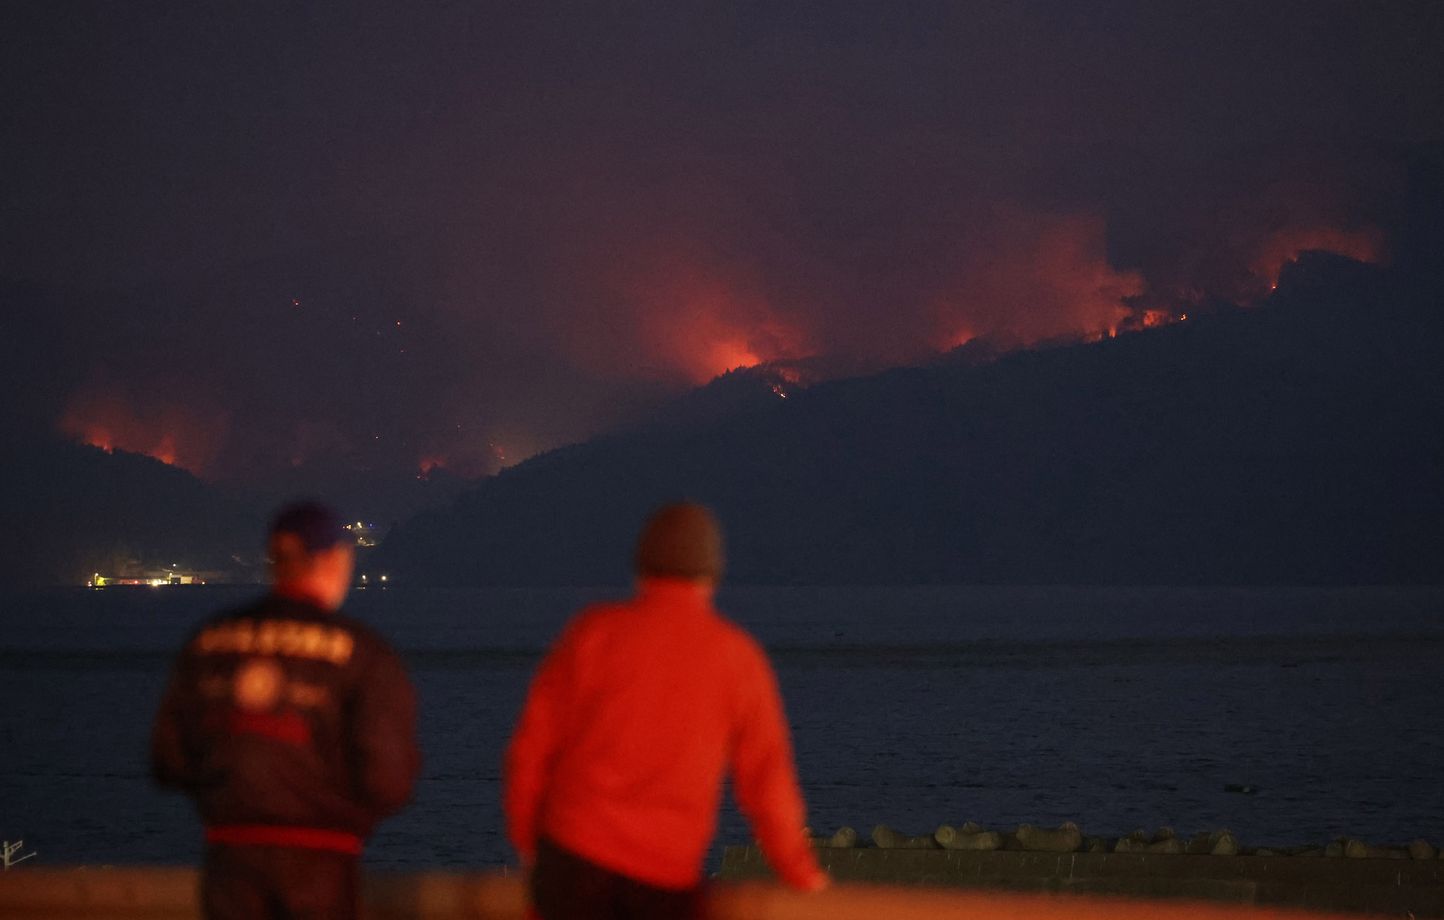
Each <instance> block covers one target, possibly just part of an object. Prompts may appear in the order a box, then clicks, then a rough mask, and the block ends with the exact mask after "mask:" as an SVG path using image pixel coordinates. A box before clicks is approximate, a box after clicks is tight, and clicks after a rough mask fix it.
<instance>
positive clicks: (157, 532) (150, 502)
mask: <svg viewBox="0 0 1444 920" xmlns="http://www.w3.org/2000/svg"><path fill="white" fill-rule="evenodd" d="M9 435H10V436H9V437H8V438H6V439H5V441H4V443H3V445H0V473H3V475H0V504H3V506H4V508H5V516H4V522H5V524H4V528H3V529H0V582H4V583H6V584H27V585H50V584H84V582H85V580H86V579H87V578H88V577H89V576H90V575H91V574H92V573H94V572H101V573H104V574H106V575H111V576H114V575H117V574H121V573H122V572H124V571H126V570H144V569H147V568H154V567H157V566H164V565H169V564H172V563H174V564H176V566H177V567H178V568H179V569H180V570H182V571H191V572H194V571H201V572H214V573H223V574H224V575H225V576H226V577H228V578H247V577H258V576H259V575H260V574H262V572H261V569H260V563H261V561H262V560H261V559H259V558H258V554H259V552H260V546H261V534H263V533H264V526H265V525H264V521H262V520H261V518H260V517H259V516H258V515H256V514H254V513H253V512H252V511H251V509H249V508H247V507H245V506H244V505H243V504H242V503H240V502H238V501H236V500H235V499H233V498H231V497H229V496H227V495H225V494H224V493H222V492H220V491H219V490H217V489H216V488H215V487H213V486H210V485H207V484H206V483H204V482H202V481H200V480H199V479H197V478H195V477H194V476H192V475H191V474H190V473H187V472H186V471H185V470H181V469H178V468H176V467H171V466H167V465H165V464H164V463H161V462H160V461H158V460H153V459H151V458H150V457H146V456H143V455H141V454H131V453H126V452H125V451H116V452H115V453H113V454H111V453H106V452H105V451H103V450H100V449H98V448H94V447H88V446H85V445H81V444H74V443H71V442H68V441H64V440H61V439H59V438H56V437H54V436H51V435H48V434H45V433H43V432H35V431H29V432H26V431H16V430H13V429H12V430H11V431H10V432H9Z"/></svg>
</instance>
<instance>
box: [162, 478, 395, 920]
mask: <svg viewBox="0 0 1444 920" xmlns="http://www.w3.org/2000/svg"><path fill="white" fill-rule="evenodd" d="M269 550H270V559H271V566H272V578H273V589H272V591H271V592H270V593H269V594H268V595H267V596H265V597H263V598H261V599H259V600H257V601H255V602H253V603H251V604H249V605H247V606H245V607H242V608H240V609H238V610H233V611H229V612H227V613H223V614H221V615H220V616H218V617H215V618H214V619H212V620H209V621H207V622H206V623H204V624H203V625H202V626H201V628H200V629H199V630H197V631H196V632H195V634H194V635H193V636H192V637H191V639H190V641H189V642H187V643H186V645H185V647H184V648H183V649H182V650H181V652H180V655H179V657H178V659H177V660H176V663H175V667H174V670H173V672H172V674H171V679H170V684H169V686H168V688H167V689H166V692H165V696H164V699H163V700H162V702H161V705H160V712H159V714H158V715H157V717H156V722H155V729H154V732H153V735H152V740H151V769H152V773H153V775H154V777H155V779H156V780H157V781H158V782H159V783H161V784H163V785H166V786H171V787H174V788H177V789H180V790H182V791H184V792H185V793H187V794H188V795H189V796H190V797H191V798H192V800H194V802H195V804H196V808H197V810H198V811H199V813H200V818H201V821H202V823H203V824H204V826H205V839H206V856H205V867H204V870H203V873H202V881H201V901H202V907H203V909H204V913H205V915H206V916H207V917H208V918H211V920H226V918H233V917H234V918H241V917H246V918H262V917H308V918H309V917H336V918H347V917H354V916H356V915H357V913H358V911H359V894H360V872H359V856H360V854H361V849H362V845H363V843H364V842H365V839H366V837H367V836H368V835H369V834H370V832H371V830H372V828H373V827H374V826H375V825H376V823H377V822H378V821H380V820H381V819H382V818H384V817H386V816H388V815H390V814H393V813H395V812H396V811H398V810H400V809H401V808H402V806H404V805H405V804H406V803H407V801H409V799H410V797H411V791H412V786H413V785H414V783H415V780H416V775H417V772H418V770H419V768H420V761H421V758H420V754H419V752H418V750H417V745H416V728H415V724H416V720H415V709H416V701H415V693H414V691H413V689H412V687H411V682H410V681H409V680H408V678H407V676H406V671H405V669H404V667H403V666H402V663H401V660H400V659H399V658H398V657H397V655H396V653H395V652H394V651H393V650H392V649H391V647H390V646H389V645H388V644H387V643H386V641H385V640H383V639H382V638H381V637H380V636H379V635H377V634H376V633H375V632H373V631H372V630H371V629H369V628H367V627H366V626H365V625H363V624H361V623H359V622H357V621H355V620H352V619H350V618H348V617H345V616H343V615H342V614H341V613H340V612H339V611H340V608H341V604H342V602H343V601H344V600H345V597H346V594H347V592H348V591H349V589H350V586H351V579H352V575H353V571H354V567H355V548H354V541H353V540H352V539H351V535H350V534H349V533H348V532H347V531H346V529H345V527H344V526H343V525H342V524H341V522H340V520H339V518H337V516H336V515H335V514H334V513H333V512H331V511H330V510H329V509H327V508H326V507H324V506H322V505H318V504H315V503H298V504H294V505H291V506H288V507H286V508H284V509H282V511H281V512H280V514H279V515H278V516H277V517H276V519H275V522H274V524H273V525H272V527H271V533H270V545H269Z"/></svg>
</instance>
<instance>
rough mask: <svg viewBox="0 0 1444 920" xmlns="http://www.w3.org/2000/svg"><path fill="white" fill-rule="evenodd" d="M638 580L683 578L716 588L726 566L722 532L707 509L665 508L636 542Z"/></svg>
mask: <svg viewBox="0 0 1444 920" xmlns="http://www.w3.org/2000/svg"><path fill="white" fill-rule="evenodd" d="M635 561H636V568H637V577H638V578H681V579H686V580H688V581H695V582H699V583H705V584H708V585H716V584H717V583H718V582H719V581H721V580H722V569H723V564H724V559H723V553H722V528H721V527H719V526H718V525H717V518H716V517H715V516H713V514H712V512H711V511H710V510H708V509H707V507H706V506H704V505H699V504H696V503H693V502H676V503H674V504H670V505H663V506H662V507H660V508H658V509H657V510H656V511H654V512H652V516H651V517H650V518H648V519H647V523H646V524H645V525H644V526H643V527H642V534H641V536H640V537H639V538H638V539H637V554H636V560H635Z"/></svg>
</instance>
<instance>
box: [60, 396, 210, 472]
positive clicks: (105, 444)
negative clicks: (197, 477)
mask: <svg viewBox="0 0 1444 920" xmlns="http://www.w3.org/2000/svg"><path fill="white" fill-rule="evenodd" d="M56 427H57V428H58V429H59V431H60V432H61V433H62V434H64V435H66V436H68V437H71V438H74V439H75V440H77V441H79V442H81V443H83V444H89V445H90V446H92V447H98V448H100V449H101V450H103V451H106V452H107V453H111V452H114V451H117V450H123V451H128V452H130V453H136V454H144V455H146V456H148V457H151V458H153V459H156V460H159V461H160V462H161V463H164V464H166V465H168V466H177V467H180V468H182V469H185V470H188V471H189V472H192V473H196V474H202V473H204V472H205V471H206V470H207V468H208V467H209V466H210V464H211V462H212V461H213V460H214V459H215V457H216V456H217V454H218V452H219V450H220V447H221V442H222V441H223V439H224V435H225V430H226V427H227V421H226V419H225V418H224V417H223V416H218V415H217V416H210V415H205V414H202V413H201V412H199V411H196V410H192V409H188V408H182V407H178V406H165V407H161V408H153V407H142V406H141V405H139V404H137V403H134V402H132V401H131V400H129V399H126V398H124V397H122V396H118V395H114V394H106V393H101V392H98V391H97V390H94V389H89V390H82V391H80V392H79V393H77V394H76V395H75V396H73V397H71V399H70V401H69V403H68V404H67V405H66V408H65V411H64V412H63V413H62V414H61V417H60V419H59V421H58V422H57V424H56Z"/></svg>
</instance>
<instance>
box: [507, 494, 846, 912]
mask: <svg viewBox="0 0 1444 920" xmlns="http://www.w3.org/2000/svg"><path fill="white" fill-rule="evenodd" d="M636 571H637V575H638V584H637V593H636V595H635V596H634V597H633V598H631V599H630V600H627V601H625V602H621V603H612V604H599V605H596V606H593V607H590V608H588V609H586V610H584V611H582V613H581V614H579V615H578V616H577V617H575V618H574V619H573V620H572V621H571V622H570V623H568V624H567V626H566V628H565V630H564V631H563V632H562V635H561V636H560V638H559V639H558V640H557V642H556V644H555V645H554V646H553V647H552V649H551V651H550V652H549V653H548V654H547V656H546V659H545V660H544V661H543V662H542V664H541V667H540V668H539V669H538V671H537V673H536V675H535V677H534V678H533V681H532V685H531V690H530V692H529V694H528V696H527V701H526V705H525V707H524V708H523V710H522V714H521V719H520V721H519V723H518V725H517V728H516V732H515V734H514V735H513V737H512V740H511V744H510V746H509V748H508V750H507V752H506V762H505V768H504V777H503V780H504V785H505V792H504V803H503V804H504V808H505V812H506V822H507V835H508V837H509V838H510V840H511V842H512V845H513V846H515V847H516V849H517V852H518V853H519V854H520V856H521V860H522V863H523V865H525V866H527V867H529V868H530V870H531V872H530V892H531V898H532V905H533V908H534V909H535V911H536V912H537V913H538V914H539V915H540V916H541V917H542V918H543V920H568V918H573V917H576V918H580V917H616V918H622V917H628V918H633V917H636V918H642V917H692V916H698V915H699V914H700V909H701V899H700V892H701V877H702V862H703V859H704V857H705V855H706V851H707V846H708V844H709V843H710V842H711V839H712V836H713V834H714V833H715V831H716V824H717V810H718V805H719V802H720V799H721V794H722V779H723V776H724V774H725V773H727V772H728V771H730V772H731V774H732V779H733V787H734V791H735V794H736V797H737V801H738V804H739V805H740V806H741V808H742V811H743V812H744V813H745V814H746V815H747V818H748V820H749V821H750V822H751V824H752V827H753V830H754V831H755V832H756V834H757V837H758V839H759V840H760V841H761V843H762V848H763V851H764V853H765V854H766V855H767V859H768V861H769V862H770V863H771V865H772V867H773V869H774V870H776V872H777V874H778V875H779V876H780V877H781V878H782V880H783V881H785V882H787V883H788V884H789V885H792V886H793V887H796V888H800V889H803V890H809V891H817V890H821V889H822V888H825V887H826V886H827V884H828V877H827V876H826V875H825V874H824V873H823V871H822V870H821V868H819V866H818V864H817V859H816V856H815V854H814V853H813V851H812V848H811V846H810V845H809V843H808V840H807V837H806V835H805V830H804V826H803V816H804V815H803V802H802V794H801V791H800V790H799V789H798V785H797V778H796V774H795V771H794V768H793V759H792V744H791V741H790V739H789V737H788V728H787V720H786V717H785V716H784V714H783V710H782V701H781V697H780V694H779V693H778V689H777V679H776V676H775V675H774V674H773V671H772V667H771V665H770V664H769V663H768V661H767V656H766V654H765V653H764V652H763V651H762V649H761V647H760V646H759V645H758V644H757V642H756V641H755V640H754V639H753V638H752V637H751V636H749V635H748V634H747V633H746V632H745V631H743V630H742V628H741V627H739V626H737V625H736V624H734V623H731V622H730V621H728V620H726V619H724V618H723V617H722V616H721V615H720V614H719V613H717V611H716V610H715V609H714V608H713V606H712V600H713V595H714V593H715V591H716V587H717V582H718V579H719V577H720V576H721V573H722V537H721V532H720V530H719V528H718V526H717V523H716V520H715V519H714V518H713V516H712V513H711V512H710V511H708V510H707V509H706V508H704V507H702V506H700V505H696V504H690V503H680V504H674V505H668V506H664V507H662V508H661V509H659V510H658V511H657V512H656V513H655V514H654V515H653V516H652V517H651V519H650V520H649V521H648V522H647V524H646V526H645V528H644V529H643V531H642V535H641V538H640V540H639V541H638V544H637V553H636Z"/></svg>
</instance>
